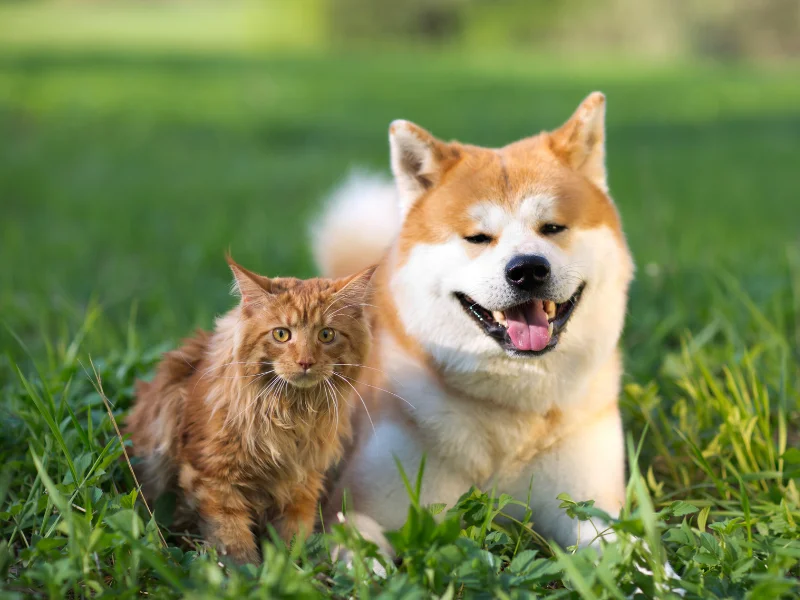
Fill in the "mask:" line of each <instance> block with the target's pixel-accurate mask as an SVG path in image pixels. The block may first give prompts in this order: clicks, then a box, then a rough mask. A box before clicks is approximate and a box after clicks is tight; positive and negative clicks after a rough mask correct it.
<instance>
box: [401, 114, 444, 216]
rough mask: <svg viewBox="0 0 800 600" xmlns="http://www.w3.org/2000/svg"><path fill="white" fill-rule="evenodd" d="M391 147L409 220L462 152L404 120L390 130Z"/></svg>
mask: <svg viewBox="0 0 800 600" xmlns="http://www.w3.org/2000/svg"><path fill="white" fill-rule="evenodd" d="M389 146H390V148H391V154H392V172H393V173H394V178H395V181H396V182H397V190H398V192H399V193H400V212H401V213H402V215H403V217H405V216H406V214H407V213H408V211H409V210H410V209H411V207H412V206H413V205H414V202H416V201H417V200H418V199H419V198H420V196H422V195H423V194H424V193H425V192H427V191H428V190H429V189H431V188H432V187H433V186H435V185H436V184H437V183H438V182H439V180H440V178H441V175H442V173H443V172H444V170H445V168H446V167H447V163H449V162H450V161H452V160H453V159H454V158H457V157H458V150H457V149H456V148H454V147H453V146H451V145H450V144H447V143H446V142H442V141H441V140H438V139H436V138H435V137H433V136H432V135H431V134H430V133H428V132H427V131H425V130H424V129H423V128H422V127H420V126H419V125H415V124H414V123H411V122H410V121H402V120H398V121H393V122H392V124H391V125H390V126H389Z"/></svg>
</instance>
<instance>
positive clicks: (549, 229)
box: [539, 223, 567, 235]
mask: <svg viewBox="0 0 800 600" xmlns="http://www.w3.org/2000/svg"><path fill="white" fill-rule="evenodd" d="M566 228H567V226H566V225H556V224H555V223H545V224H544V225H542V228H541V229H540V230H539V231H540V232H541V234H542V235H553V234H556V233H561V232H562V231H564V230H565V229H566Z"/></svg>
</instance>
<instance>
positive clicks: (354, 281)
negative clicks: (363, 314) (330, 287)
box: [335, 265, 378, 305]
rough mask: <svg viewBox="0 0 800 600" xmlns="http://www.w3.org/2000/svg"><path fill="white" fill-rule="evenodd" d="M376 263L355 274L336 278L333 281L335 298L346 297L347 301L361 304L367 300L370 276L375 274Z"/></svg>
mask: <svg viewBox="0 0 800 600" xmlns="http://www.w3.org/2000/svg"><path fill="white" fill-rule="evenodd" d="M377 268H378V267H377V265H373V266H371V267H367V268H366V269H364V270H363V271H359V272H358V273H356V274H355V275H350V276H349V277H342V278H341V279H337V280H336V283H335V287H336V296H337V298H346V299H347V300H348V301H349V302H351V303H353V304H356V305H362V304H364V303H366V302H369V298H370V295H371V293H372V286H371V285H370V282H371V281H372V276H373V275H374V274H375V269H377Z"/></svg>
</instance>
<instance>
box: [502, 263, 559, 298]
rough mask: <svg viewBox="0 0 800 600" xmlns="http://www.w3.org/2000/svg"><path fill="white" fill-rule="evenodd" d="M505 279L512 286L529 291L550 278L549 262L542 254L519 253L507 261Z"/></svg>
mask: <svg viewBox="0 0 800 600" xmlns="http://www.w3.org/2000/svg"><path fill="white" fill-rule="evenodd" d="M506 279H507V280H508V283H510V284H511V285H513V286H514V287H517V288H519V289H521V290H525V291H526V292H530V291H532V290H534V289H535V288H536V287H537V286H540V285H542V284H544V283H547V280H548V279H550V263H549V262H548V261H547V259H546V258H545V257H544V256H536V255H535V254H520V255H519V256H515V257H514V258H512V259H511V260H510V261H508V264H507V265H506Z"/></svg>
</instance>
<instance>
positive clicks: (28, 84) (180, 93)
mask: <svg viewBox="0 0 800 600" xmlns="http://www.w3.org/2000/svg"><path fill="white" fill-rule="evenodd" d="M799 23H800V3H798V2H797V1H796V0H789V1H784V0H773V1H768V2H759V3H753V2H747V1H745V0H731V1H727V2H726V1H721V0H720V1H708V2H702V3H701V2H690V1H688V0H679V1H675V2H671V1H667V0H648V1H639V2H637V1H634V0H609V1H608V2H589V1H588V0H567V1H564V2H551V1H545V0H528V1H524V0H499V1H495V2H491V1H489V0H435V1H423V0H413V1H410V2H406V3H401V2H394V1H389V0H374V1H369V0H295V1H292V2H290V1H288V0H287V1H278V0H272V1H270V0H262V1H260V2H256V1H227V2H222V1H220V2H189V1H180V2H178V1H174V2H173V1H170V2H167V1H158V0H152V1H149V2H99V1H82V2H79V1H72V2H67V1H63V2H47V3H44V2H32V1H12V2H2V1H0V203H1V205H2V213H1V214H0V264H2V268H0V319H2V321H3V322H4V323H5V324H6V325H7V326H8V327H9V328H10V329H12V330H13V331H14V332H15V333H16V334H17V335H19V336H20V338H21V339H22V340H23V341H24V342H25V343H26V344H27V345H28V346H29V347H30V348H31V350H32V352H33V353H34V354H35V355H41V354H42V353H44V352H48V353H49V355H50V356H55V355H56V354H58V346H59V345H61V346H66V345H67V344H69V343H70V341H72V340H74V339H75V336H78V337H81V336H82V335H83V333H82V328H86V329H87V330H88V329H89V328H88V324H89V322H91V321H94V324H93V326H92V327H91V329H90V331H89V332H88V334H87V336H86V339H85V340H83V342H84V344H85V346H84V347H85V349H87V350H88V351H90V352H93V353H101V352H106V351H109V350H114V349H117V348H120V347H124V346H125V345H126V344H131V343H133V342H132V340H133V339H135V340H136V343H137V344H144V345H147V346H150V345H153V344H157V343H161V342H165V341H167V342H171V341H174V340H176V339H177V338H179V337H180V336H182V335H184V334H186V333H188V331H189V330H190V328H191V327H193V326H204V327H208V326H210V324H211V320H212V317H213V315H215V314H218V313H219V312H221V311H223V310H225V309H226V308H227V307H229V306H230V304H231V302H232V300H231V299H230V297H229V296H228V289H229V275H228V272H227V270H226V266H225V262H224V259H223V254H224V251H225V250H226V249H227V248H228V247H230V248H231V250H232V252H233V254H234V256H235V257H236V258H237V260H239V261H240V262H242V263H243V264H244V265H246V266H248V267H251V268H253V269H255V270H258V271H261V272H264V273H266V274H270V275H288V274H293V275H299V276H308V275H311V274H313V265H312V264H311V260H310V254H309V249H308V242H307V235H306V232H307V224H308V222H309V220H310V219H311V218H312V217H313V215H314V214H315V212H316V211H317V210H318V208H319V205H320V203H321V201H322V198H323V197H324V195H325V193H326V192H327V191H328V190H329V189H330V188H331V187H332V186H334V185H335V184H336V183H337V182H338V181H339V180H340V179H341V178H342V177H343V176H344V175H345V174H346V173H347V171H348V169H350V168H352V167H354V166H366V167H369V168H373V169H376V170H381V171H386V170H387V158H388V156H387V155H388V152H387V143H386V131H387V126H388V124H389V122H390V121H391V120H393V119H396V118H406V119H411V120H413V121H415V122H418V123H419V124H421V125H423V126H424V127H426V128H428V129H430V130H431V131H432V132H434V133H435V134H436V135H438V136H440V137H443V138H457V139H460V140H462V141H466V142H471V143H476V144H483V145H489V146H498V145H503V144H505V143H508V142H510V141H513V140H515V139H518V138H520V137H524V136H526V135H529V134H533V133H536V132H538V131H540V130H542V129H546V128H552V127H555V126H557V125H558V124H560V123H561V122H562V121H564V120H565V119H566V118H567V117H568V116H569V115H570V114H571V112H572V111H573V110H574V108H575V107H576V106H577V104H578V103H579V102H580V100H581V99H582V98H583V97H584V96H585V95H586V94H588V93H589V92H591V91H592V90H595V89H599V90H602V91H603V92H605V93H606V94H607V97H608V162H609V168H610V184H611V190H612V194H613V195H614V197H615V199H616V201H617V202H618V204H619V206H620V209H621V212H622V215H623V219H624V222H625V226H626V231H627V235H628V237H629V240H630V243H631V246H632V249H633V252H634V255H635V258H636V261H637V265H638V267H639V271H638V278H637V282H636V283H635V285H634V288H633V292H632V304H631V308H630V319H629V324H628V329H627V331H626V341H625V343H626V346H627V347H628V349H629V350H632V351H633V352H631V353H630V354H631V356H632V357H633V358H632V359H631V361H630V365H631V366H630V369H631V370H632V371H633V372H634V374H636V373H640V372H646V371H648V370H650V369H652V368H653V366H654V365H656V364H659V360H660V357H661V356H662V354H663V351H664V350H665V349H666V348H670V347H673V348H674V347H675V345H676V344H677V343H678V340H679V338H680V336H681V335H682V334H683V333H685V332H686V331H690V332H693V333H695V334H701V335H707V336H713V335H714V333H715V331H716V329H715V328H717V329H719V328H727V329H728V331H727V332H726V335H728V336H733V338H737V336H738V338H741V339H742V340H743V341H746V340H747V336H748V332H747V331H746V330H738V329H737V325H736V324H735V323H734V324H732V323H731V321H730V318H729V317H726V319H724V320H723V319H719V320H717V315H718V314H721V312H720V311H722V310H723V309H722V308H720V307H721V306H723V305H725V303H726V302H729V300H730V298H731V297H732V296H735V295H736V294H738V293H741V294H742V296H744V295H747V296H748V297H749V298H752V299H753V302H754V305H755V306H768V305H771V304H774V305H775V306H792V304H791V303H786V302H785V300H786V298H787V297H789V296H790V295H792V294H794V296H793V297H794V298H795V299H796V298H800V292H798V291H797V290H794V291H793V290H792V287H791V285H787V276H786V275H787V273H789V272H793V273H796V272H800V271H797V270H796V269H797V267H798V265H800V258H798V257H800V253H799V252H798V241H799V240H798V235H800V199H799V198H798V191H797V190H798V173H800V171H798V166H800V150H799V149H798V140H800V69H798V57H799V56H800V31H799V29H800V25H798V24H799ZM736 310H741V308H737V309H736ZM729 312H730V311H728V313H729ZM781 314H783V315H784V317H783V318H785V319H786V320H787V322H784V323H777V324H776V327H779V328H781V330H785V328H788V329H789V330H790V331H794V332H796V340H797V341H798V343H800V324H798V323H793V322H789V321H791V319H793V318H795V317H794V315H796V314H800V311H796V310H785V311H783V312H780V311H778V317H776V318H778V319H780V318H782V317H781V316H780V315H781ZM87 315H88V317H87ZM87 319H88V321H87ZM3 335H5V334H3ZM3 339H6V340H7V342H3V346H4V349H7V350H8V354H9V355H10V356H15V355H17V356H18V355H19V353H20V351H19V349H18V346H17V345H16V344H15V343H13V342H12V341H11V338H10V337H6V338H3ZM0 361H4V362H3V363H2V364H0V368H2V369H3V370H6V369H7V368H8V366H9V364H10V358H9V357H8V356H6V357H4V358H1V359H0ZM0 374H2V371H0Z"/></svg>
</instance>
